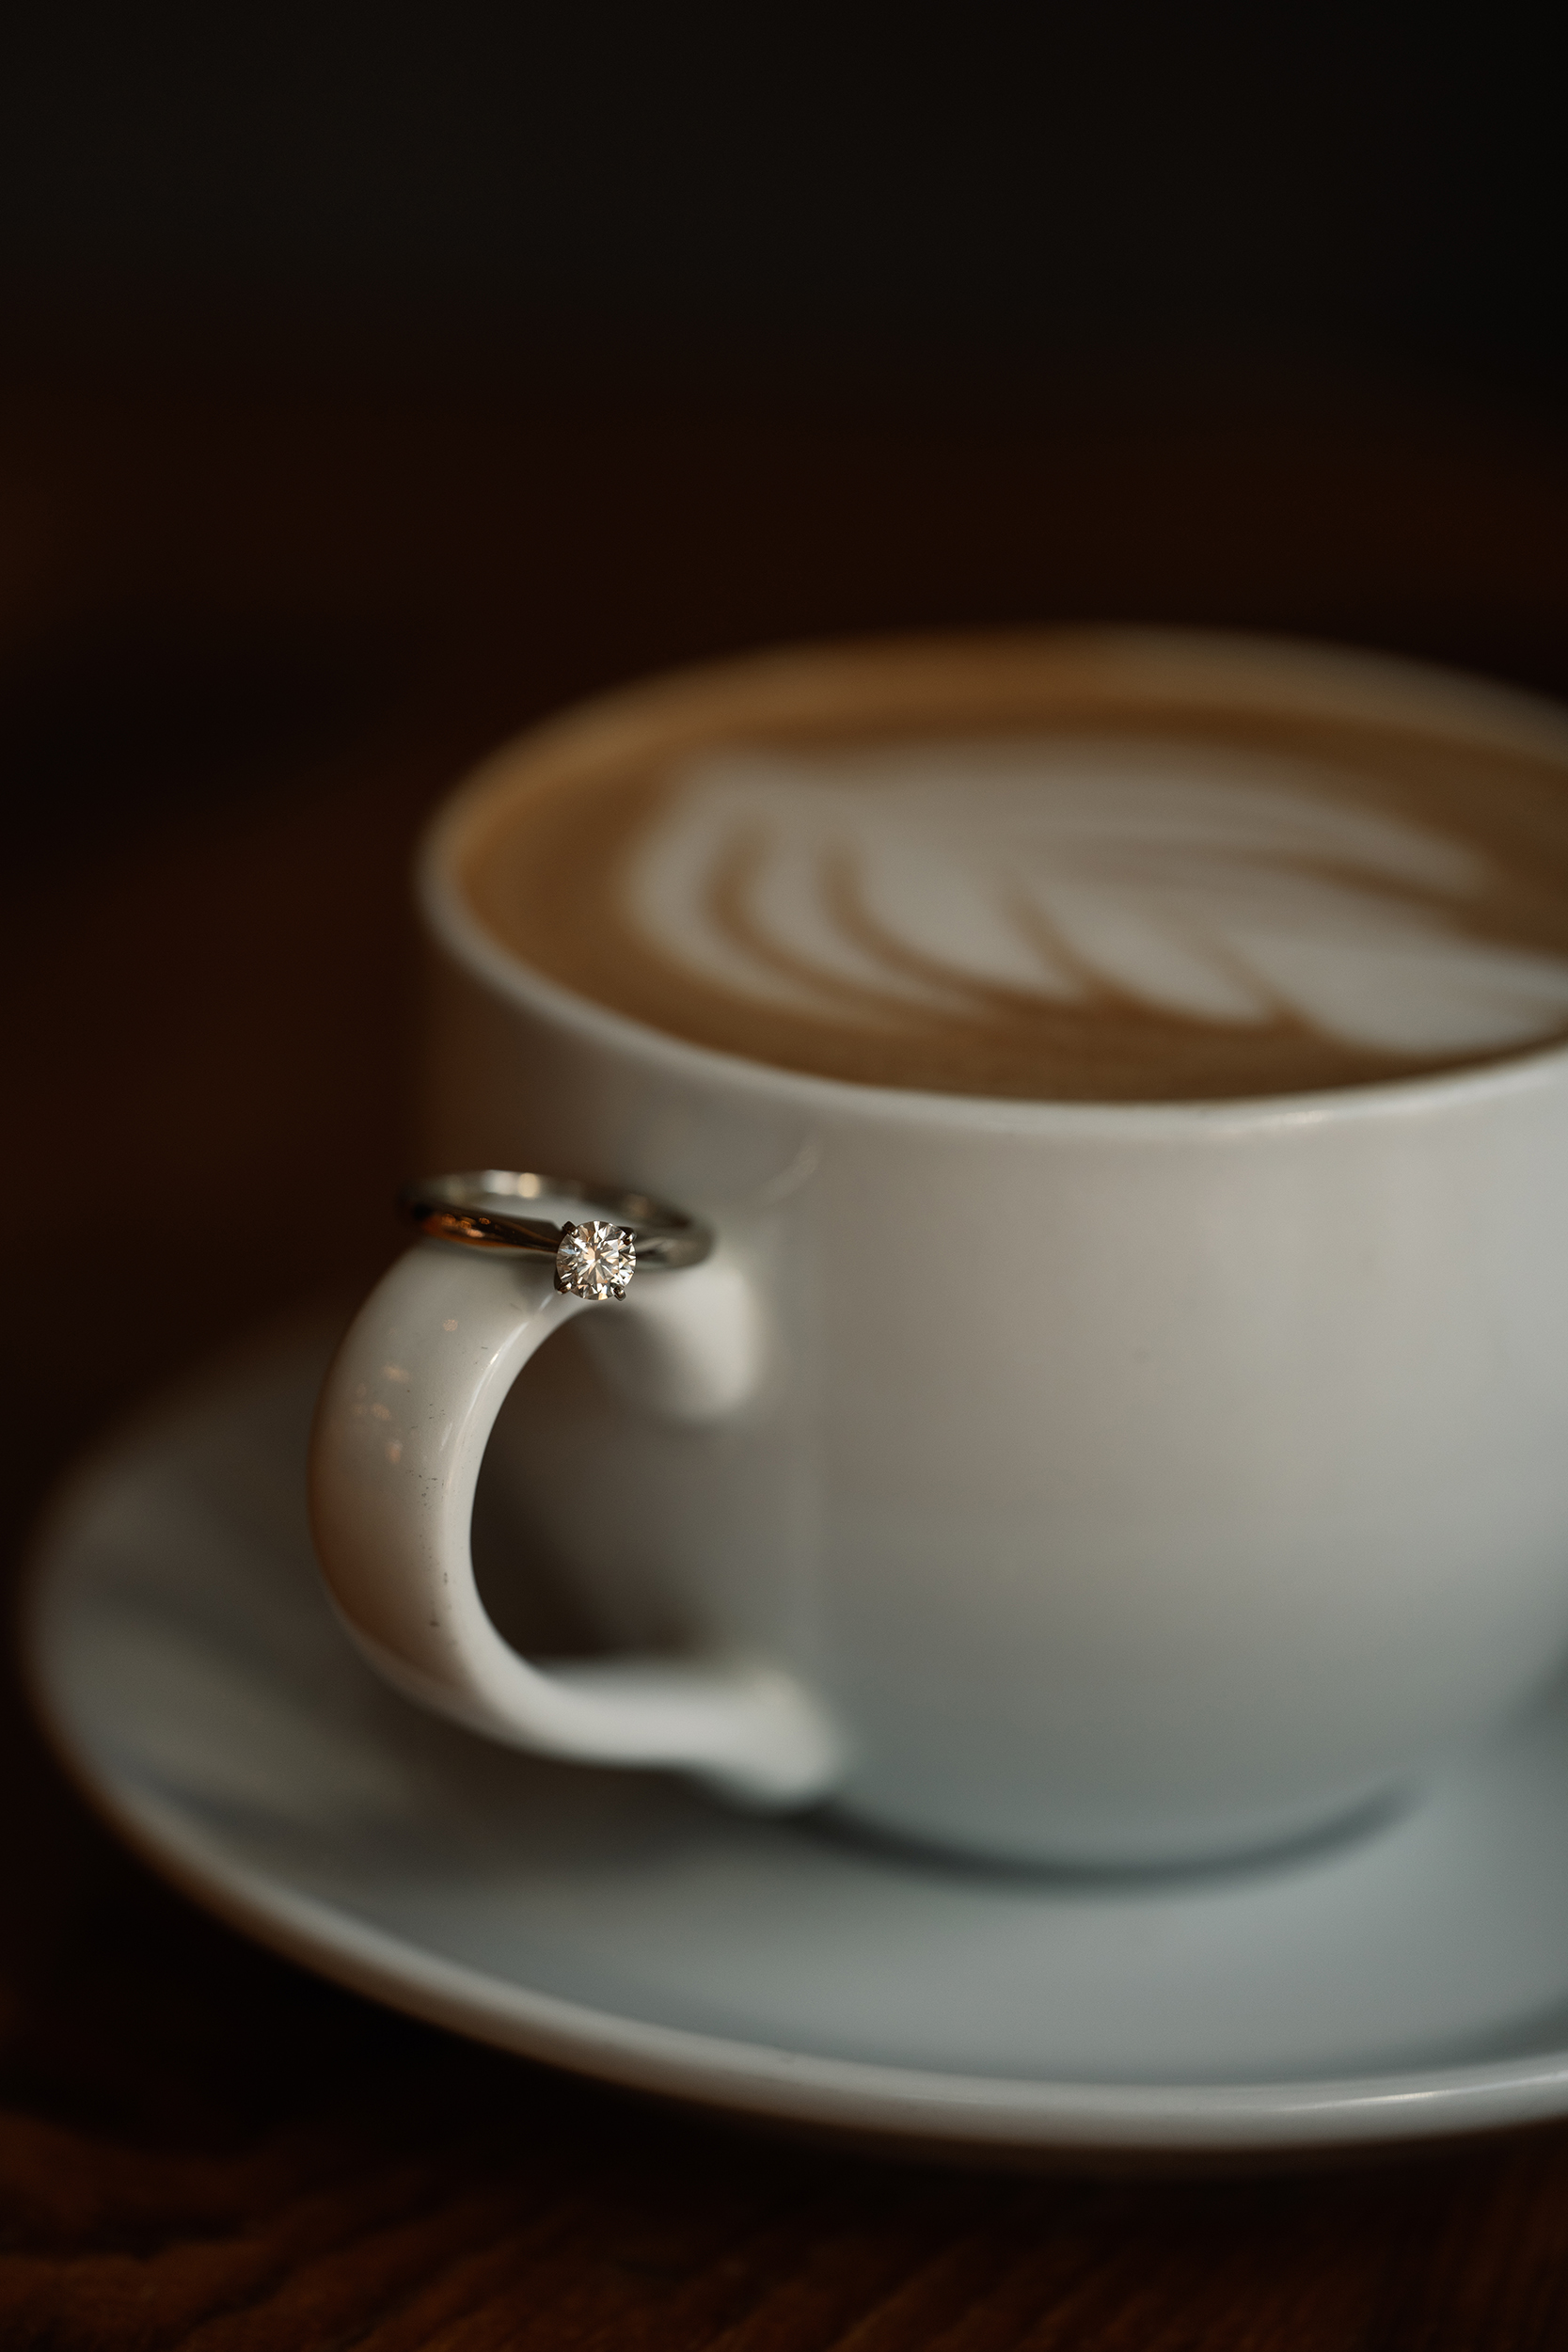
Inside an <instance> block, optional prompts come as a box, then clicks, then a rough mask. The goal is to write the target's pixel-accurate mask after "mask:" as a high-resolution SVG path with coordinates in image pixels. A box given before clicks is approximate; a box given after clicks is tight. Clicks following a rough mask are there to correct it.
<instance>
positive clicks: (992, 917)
mask: <svg viewBox="0 0 1568 2352" xmlns="http://www.w3.org/2000/svg"><path fill="white" fill-rule="evenodd" d="M1496 882H1497V873H1496V871H1495V869H1494V866H1493V862H1492V861H1491V860H1490V859H1489V858H1488V856H1487V854H1486V852H1485V850H1483V849H1481V847H1479V846H1478V845H1476V844H1474V843H1471V842H1466V841H1465V840H1462V839H1459V838H1455V837H1453V836H1451V835H1450V834H1448V833H1446V832H1445V831H1443V830H1441V829H1439V826H1438V825H1437V824H1435V823H1433V822H1429V821H1423V820H1420V819H1418V818H1416V817H1414V816H1412V815H1411V814H1409V813H1407V812H1405V811H1403V810H1394V809H1390V808H1386V807H1380V806H1379V805H1377V800H1376V794H1375V790H1372V789H1371V788H1370V787H1369V789H1368V797H1365V798H1358V797H1355V786H1354V779H1353V778H1347V777H1346V776H1344V775H1342V774H1338V773H1334V772H1331V771H1323V770H1320V769H1318V768H1316V767H1314V766H1313V765H1312V764H1311V763H1308V762H1305V761H1292V760H1289V759H1284V758H1278V757H1270V756H1269V755H1266V754H1262V753H1250V752H1249V753H1232V752H1227V750H1226V749H1225V748H1224V747H1218V746H1204V747H1202V748H1201V749H1200V748H1198V747H1196V746H1193V745H1190V744H1181V743H1170V744H1162V743H1159V742H1150V741H1148V740H1139V739H1128V740H1124V741H1119V742H1118V741H1117V740H1115V739H1106V738H1104V737H1083V738H1079V739H1074V738H1071V737H1056V738H1053V739H1042V740H1039V741H1037V742H1028V741H1024V742H1010V743H1006V744H996V743H983V742H982V743H973V744H967V745H966V744H963V743H953V742H949V743H943V744H941V745H918V744H915V745H902V746H888V747H886V748H882V749H879V750H878V751H876V752H873V753H868V754H841V755H836V756H833V757H824V756H821V755H811V756H803V755H790V754H786V753H781V752H766V751H757V752H744V751H736V752H728V753H722V754H719V755H712V756H709V757H708V758H706V759H705V760H702V761H699V762H695V763H693V764H691V765H690V766H689V768H687V769H686V771H684V772H683V773H681V774H680V775H679V776H678V777H677V778H675V779H674V780H673V783H672V785H671V787H670V788H669V790H668V792H667V794H665V795H664V796H662V798H661V801H660V803H659V804H658V805H657V807H656V809H655V810H654V811H653V812H652V814H651V817H650V819H649V821H648V822H647V824H646V825H645V827H644V828H643V829H642V830H641V833H640V834H639V835H638V836H637V837H635V838H634V839H633V840H632V841H631V842H630V844H629V845H628V849H627V852H626V865H625V871H624V879H623V883H622V889H623V894H624V903H625V907H626V915H627V918H628V920H629V921H630V922H631V924H632V925H634V926H635V928H636V929H637V930H639V931H640V932H641V935H642V937H643V938H644V940H645V942H646V944H647V946H648V947H649V948H650V949H651V950H652V951H653V952H654V953H655V954H656V955H657V956H658V957H660V958H661V959H666V960H668V961H669V962H670V963H671V964H673V965H674V966H676V967H678V968H681V969H684V971H686V972H687V973H688V974H689V976H690V977H691V978H692V980H693V981H695V982H696V983H698V984H699V985H700V986H702V987H703V988H705V989H706V990H708V991H712V992H717V993H720V994H721V995H722V996H724V997H727V998H728V999H730V1000H731V1001H732V1002H734V1001H738V1002H739V1003H741V1004H742V1005H746V1004H750V1005H752V1006H754V1007H756V1008H757V1009H758V1010H759V1011H762V1012H767V1013H773V1014H782V1015H784V1016H785V1017H789V1016H798V1017H800V1018H801V1019H804V1020H807V1021H810V1022H813V1023H820V1024H831V1025H850V1026H852V1027H854V1028H856V1029H858V1030H860V1031H862V1032H865V1031H867V1030H871V1031H876V1030H878V1029H880V1030H882V1031H884V1032H887V1033H889V1034H896V1033H898V1032H901V1031H907V1030H908V1029H909V1028H910V1026H911V1023H912V1024H914V1025H919V1024H920V1022H921V1021H922V1019H923V1018H925V1019H934V1020H935V1021H937V1022H938V1023H941V1024H953V1023H957V1024H958V1025H963V1026H966V1027H968V1026H970V1025H975V1024H978V1025H980V1026H981V1027H984V1026H985V1025H987V1024H988V1022H989V1023H991V1024H993V1025H998V1026H1004V1025H1009V1024H1016V1022H1017V1021H1018V1019H1019V1018H1020V1016H1021V1015H1026V1014H1027V1011H1028V1009H1029V1008H1031V1007H1037V1008H1038V1009H1040V1010H1041V1011H1046V1010H1052V1011H1056V1012H1066V1011H1068V1010H1069V1009H1071V1008H1083V1009H1085V1011H1099V1012H1101V1013H1102V1014H1103V1013H1107V1012H1111V1013H1114V1012H1115V1011H1116V1010H1117V1009H1121V1010H1124V1011H1141V1012H1142V1013H1144V1014H1147V1015H1149V1016H1152V1017H1155V1018H1157V1019H1159V1020H1161V1021H1162V1022H1164V1023H1176V1024H1190V1025H1196V1026H1198V1027H1201V1028H1214V1027H1218V1028H1221V1029H1248V1028H1250V1029H1253V1030H1262V1029H1265V1028H1268V1027H1270V1026H1271V1025H1278V1024H1279V1023H1281V1022H1282V1021H1284V1022H1286V1023H1290V1024H1292V1025H1300V1026H1302V1027H1305V1028H1307V1030H1309V1031H1312V1032H1315V1033H1316V1034H1317V1035H1318V1036H1319V1037H1320V1038H1321V1039H1322V1040H1323V1042H1324V1043H1325V1044H1333V1043H1340V1044H1343V1045H1346V1046H1349V1047H1351V1048H1353V1049H1359V1050H1360V1051H1362V1052H1364V1053H1365V1054H1367V1055H1369V1056H1370V1057H1378V1056H1388V1057H1395V1058H1398V1059H1401V1060H1403V1059H1407V1058H1409V1057H1417V1058H1423V1057H1433V1058H1439V1057H1448V1056H1463V1055H1465V1054H1471V1053H1485V1052H1497V1051H1500V1050H1505V1049H1507V1048H1509V1047H1517V1046H1523V1045H1526V1044H1528V1043H1529V1042H1531V1041H1535V1040H1538V1039H1541V1038H1544V1037H1547V1036H1551V1035H1554V1034H1556V1033H1558V1032H1559V1031H1560V1030H1562V1029H1563V1028H1564V1027H1568V952H1556V951H1555V950H1554V951H1544V949H1543V948H1542V947H1540V946H1530V945H1525V944H1520V943H1519V942H1517V941H1511V940H1508V939H1499V938H1497V937H1494V936H1488V935H1487V933H1486V932H1485V930H1482V929H1478V928H1477V921H1476V918H1477V914H1478V912H1479V911H1480V910H1481V907H1482V906H1483V903H1484V901H1485V899H1486V898H1487V895H1488V892H1489V889H1491V888H1492V887H1494V886H1495V884H1496Z"/></svg>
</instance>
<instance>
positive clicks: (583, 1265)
mask: <svg viewBox="0 0 1568 2352" xmlns="http://www.w3.org/2000/svg"><path fill="white" fill-rule="evenodd" d="M636 1271H637V1243H636V1240H635V1238H634V1236H633V1234H632V1233H631V1232H630V1230H629V1229H628V1228H627V1227H626V1226H625V1225H608V1224H606V1223H604V1222H603V1221H602V1220H600V1219H595V1220H594V1222H593V1223H592V1224H589V1225H567V1226H563V1227H562V1234H561V1247H560V1248H559V1249H557V1251H556V1253H555V1286H556V1289H557V1290H558V1291H569V1292H570V1293H571V1295H572V1296H573V1297H574V1298H625V1296H626V1284H627V1283H628V1282H629V1281H630V1280H631V1278H632V1276H633V1275H634V1274H635V1273H636Z"/></svg>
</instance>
